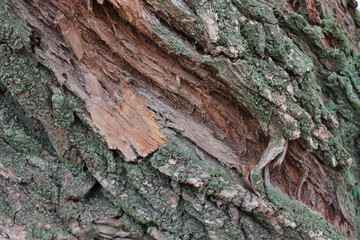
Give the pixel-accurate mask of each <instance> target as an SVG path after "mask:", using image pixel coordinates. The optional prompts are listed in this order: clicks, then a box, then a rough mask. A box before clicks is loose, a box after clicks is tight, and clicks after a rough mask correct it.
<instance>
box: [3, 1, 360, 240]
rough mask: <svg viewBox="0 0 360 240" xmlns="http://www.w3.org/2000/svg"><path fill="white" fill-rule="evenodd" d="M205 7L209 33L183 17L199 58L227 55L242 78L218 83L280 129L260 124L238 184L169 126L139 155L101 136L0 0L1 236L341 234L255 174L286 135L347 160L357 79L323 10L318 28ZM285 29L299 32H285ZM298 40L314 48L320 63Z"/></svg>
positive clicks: (178, 51)
mask: <svg viewBox="0 0 360 240" xmlns="http://www.w3.org/2000/svg"><path fill="white" fill-rule="evenodd" d="M156 2H163V3H166V2H168V1H156ZM181 2H182V1H181ZM185 2H186V1H185ZM161 6H163V7H167V5H166V4H165V5H161ZM161 6H160V7H161ZM197 7H199V6H197ZM214 9H216V11H218V13H217V14H218V15H219V18H220V20H219V24H220V26H219V29H221V30H219V31H220V32H221V34H220V35H219V36H215V39H216V40H213V41H211V42H206V38H205V37H204V36H198V35H197V34H199V33H202V29H203V28H205V27H204V26H202V25H201V21H200V20H197V18H195V17H194V18H193V19H191V21H193V22H195V23H196V24H195V25H194V26H195V27H193V28H189V29H185V31H187V32H188V33H190V34H191V35H192V36H194V39H196V40H197V42H199V43H200V44H201V43H203V44H204V49H206V48H208V54H209V55H208V56H205V57H204V58H203V59H202V60H199V61H200V62H201V61H202V62H201V63H200V64H206V65H207V66H209V67H214V68H216V69H217V75H218V76H219V77H220V78H223V79H225V78H227V77H228V76H229V73H228V72H223V71H222V69H224V68H232V69H234V72H236V73H238V74H243V76H245V77H244V78H242V79H244V80H243V81H244V82H242V83H240V82H229V83H228V84H229V86H230V87H232V90H233V93H235V94H236V96H237V97H238V100H239V101H241V102H243V103H244V104H245V105H246V106H247V107H248V108H249V109H250V110H251V112H252V113H253V114H254V115H255V116H256V117H258V118H259V119H260V120H261V122H263V123H264V125H263V126H264V130H265V129H266V130H269V129H271V128H275V129H276V131H275V132H277V133H278V134H279V135H276V134H275V133H273V132H272V131H270V130H269V134H270V135H271V134H272V137H273V141H270V143H269V146H268V149H267V150H265V151H264V155H263V157H262V160H263V161H260V162H259V164H258V165H257V166H255V168H254V169H253V171H252V172H251V173H250V180H251V183H252V186H248V188H247V189H245V188H243V187H240V186H241V185H242V183H241V184H240V183H239V181H240V180H239V179H238V178H236V177H234V172H233V171H232V170H226V168H224V167H223V166H222V165H221V164H219V163H218V162H217V161H216V160H215V159H214V158H213V157H211V156H209V155H207V154H206V153H204V152H203V151H202V150H201V149H197V148H196V147H194V146H193V144H192V143H191V142H189V141H187V140H184V139H183V138H182V137H181V136H179V135H178V134H177V133H175V132H173V131H170V130H168V131H167V132H166V133H167V135H168V137H169V138H170V142H169V143H168V144H166V145H165V146H163V147H161V148H160V149H159V150H158V151H156V152H155V153H154V154H153V155H151V156H149V157H147V158H143V159H139V161H138V162H137V163H128V162H125V161H124V159H123V158H122V156H121V155H119V153H118V152H116V151H112V150H109V149H108V147H107V146H106V144H105V142H104V140H103V139H102V137H101V136H99V135H98V134H96V133H94V132H93V129H92V128H91V126H89V125H88V124H87V121H86V116H87V114H88V113H87V112H86V111H85V110H84V108H83V103H82V102H81V101H80V100H79V99H78V98H76V97H75V96H74V95H73V94H72V93H71V92H70V91H68V90H67V89H66V88H65V87H63V86H61V85H59V83H58V82H57V81H56V79H55V77H54V76H53V74H52V72H51V71H50V70H49V68H48V66H47V65H46V63H41V62H39V61H38V60H37V59H35V58H34V57H33V56H32V49H31V48H32V44H34V43H33V42H32V40H30V39H31V38H32V36H31V33H29V32H28V31H27V30H26V29H25V28H23V27H22V26H21V24H20V22H18V21H17V20H16V19H17V18H16V16H15V15H14V14H13V13H12V9H11V7H10V6H9V5H8V4H6V3H4V2H1V3H0V59H1V64H0V238H1V237H2V236H1V234H2V235H3V236H4V237H6V236H9V237H10V239H11V237H12V236H15V235H16V234H17V235H16V236H22V237H23V238H21V239H94V238H95V237H98V238H100V237H102V238H104V239H149V240H151V239H156V240H157V239H174V240H175V239H176V240H179V239H182V240H190V239H194V240H195V239H224V240H226V239H246V240H250V239H254V240H258V239H319V240H320V239H346V237H344V236H343V235H342V234H341V233H339V231H338V230H336V229H335V228H334V226H332V225H331V224H330V223H328V222H327V221H326V220H325V219H324V218H322V217H320V216H318V215H317V214H316V213H314V212H313V211H312V210H310V209H309V208H308V207H306V206H305V205H303V204H301V203H299V202H298V201H296V200H292V199H290V198H289V197H287V196H286V195H284V194H283V193H281V192H280V190H279V189H277V188H276V187H274V186H273V185H272V184H271V183H268V180H269V176H267V175H266V174H267V173H266V171H267V170H266V168H267V165H268V164H269V163H270V162H275V163H276V162H277V161H278V162H277V163H278V164H280V163H281V161H282V159H281V158H282V157H283V154H285V153H286V148H287V141H289V140H295V139H300V141H302V142H303V143H304V145H305V146H307V147H308V149H309V150H311V151H314V152H315V153H316V154H318V155H319V158H320V159H322V160H323V161H324V163H325V164H326V165H329V166H330V167H331V168H335V167H339V166H340V168H343V169H342V171H344V172H345V171H347V170H346V168H347V167H348V165H349V162H348V161H347V160H348V159H349V158H350V155H351V154H353V152H351V151H352V150H353V145H354V143H353V140H352V139H353V138H354V136H355V135H356V134H358V132H356V129H358V127H359V125H358V124H359V123H358V122H357V119H360V111H359V108H360V100H359V91H360V90H359V84H360V81H359V77H358V75H357V74H358V73H357V69H358V67H359V66H356V63H355V61H354V58H355V53H354V52H353V50H351V49H350V47H349V46H348V44H347V41H346V37H345V35H344V34H343V33H342V31H341V30H340V29H339V27H338V26H337V25H336V23H334V22H333V21H331V20H328V19H324V20H322V21H321V26H322V29H323V30H321V29H320V27H317V26H315V27H314V26H310V25H309V24H308V23H307V21H305V20H304V18H303V17H302V16H301V15H298V14H296V13H293V12H286V10H285V9H283V8H281V7H279V9H281V11H284V12H286V14H281V12H280V13H278V12H277V11H273V10H272V9H270V8H269V7H267V6H266V5H264V4H262V5H260V3H258V2H257V1H237V0H234V1H231V3H230V2H226V1H212V2H211V4H210V3H207V4H203V5H201V9H200V10H199V11H200V13H199V14H201V12H202V13H209V12H211V11H214ZM170 10H171V9H170ZM170 10H169V11H170ZM229 11H230V12H234V13H235V14H234V15H231V14H229ZM278 11H279V10H278ZM239 12H241V13H243V14H244V16H245V17H246V18H248V19H247V20H246V21H244V22H243V23H241V24H240V23H239V22H237V21H235V19H232V18H231V17H229V19H227V18H226V17H225V16H234V18H239V19H242V15H241V14H240V13H239ZM165 15H166V12H165ZM240 15H241V16H240ZM189 16H190V15H189ZM14 19H15V20H14ZM169 21H170V20H169ZM279 26H281V28H279ZM154 28H156V30H157V31H158V32H159V33H160V34H162V35H164V36H166V35H168V34H169V33H168V32H167V29H166V28H163V27H162V26H159V25H158V26H154ZM237 28H241V31H240V30H239V31H233V30H232V29H237ZM330 33H331V34H332V35H333V36H336V37H338V38H339V39H340V40H341V41H340V47H339V49H336V50H334V51H330V50H329V49H327V48H326V47H324V45H323V44H322V43H321V41H320V39H322V38H323V35H324V34H330ZM257 34H259V36H258V35H257ZM292 34H297V35H298V36H299V38H298V40H297V41H298V42H294V41H293V40H290V38H289V37H287V35H292ZM170 43H172V46H168V51H169V52H170V53H172V54H175V55H179V56H184V57H189V58H190V57H191V54H190V53H189V52H187V49H186V48H185V47H184V46H182V45H181V43H180V42H177V41H176V39H173V40H172V41H170ZM303 43H307V44H308V45H306V46H308V47H311V48H313V49H315V50H314V51H315V52H314V54H317V55H318V56H319V59H320V60H321V66H320V67H319V69H317V68H316V67H315V64H314V63H313V59H311V57H309V55H311V54H308V51H310V50H309V49H308V47H304V49H301V47H300V46H303V45H304V44H303ZM219 46H220V47H219ZM211 54H213V55H212V56H211V60H209V59H210V55H211ZM265 54H266V55H267V56H270V57H271V58H273V59H274V61H272V60H266V59H264V56H265ZM223 55H225V57H224V56H223ZM311 56H312V55H311ZM230 60H232V61H234V62H235V63H234V64H233V65H232V67H229V65H230V64H232V63H231V61H230ZM275 61H276V64H275ZM237 63H239V64H237ZM240 63H241V64H240ZM278 65H281V66H282V68H281V69H280V68H279V67H278ZM328 66H331V67H329V68H330V69H328ZM323 70H324V71H323ZM269 72H272V73H273V75H271V76H270V75H268V74H269ZM290 76H291V77H290ZM229 79H234V78H229ZM324 82H326V84H324ZM244 86H245V87H244ZM245 89H246V90H245ZM334 101H335V102H334ZM269 109H273V110H274V111H272V112H270V110H269ZM336 114H337V116H338V118H339V121H338V122H337V121H336V120H334V118H333V116H334V115H336ZM284 119H285V120H288V121H287V122H284ZM278 122H281V123H282V124H278ZM330 126H331V127H330ZM354 129H355V130H354ZM300 133H301V136H300V135H299V134H300ZM329 134H330V135H331V136H332V137H331V139H329V140H328V139H327V138H325V139H324V136H328V135H329ZM345 146H348V148H346V147H345ZM317 149H321V150H323V151H316V150H317ZM344 169H345V170H344ZM264 213H267V215H266V214H264ZM264 216H266V217H268V218H266V217H264ZM269 219H271V220H269Z"/></svg>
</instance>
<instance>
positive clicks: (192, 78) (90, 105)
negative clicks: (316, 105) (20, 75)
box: [18, 0, 353, 235]
mask: <svg viewBox="0 0 360 240" xmlns="http://www.w3.org/2000/svg"><path fill="white" fill-rule="evenodd" d="M145 2H146V1H139V0H134V1H119V0H110V1H97V2H96V1H88V3H85V1H73V0H62V1H55V0H50V1H41V0H40V1H29V2H28V1H20V4H19V6H18V7H19V8H20V9H21V11H22V12H23V13H24V14H26V18H27V19H30V20H31V21H29V22H28V25H29V28H31V29H32V31H35V32H38V33H39V35H41V39H40V47H35V53H36V55H37V57H38V58H44V59H47V60H50V61H49V63H51V64H52V65H51V66H50V68H51V69H52V71H53V72H54V74H55V76H56V77H57V79H58V80H59V83H60V84H61V85H62V86H63V87H65V88H67V89H69V90H70V91H72V92H73V93H74V94H76V95H77V96H78V97H79V98H80V99H82V100H83V101H84V104H85V106H86V109H87V111H88V113H89V114H88V116H84V117H86V118H87V119H88V123H89V124H90V125H92V126H93V128H94V130H95V131H96V132H98V133H99V134H100V135H101V136H103V138H104V139H105V141H106V143H107V145H108V147H109V148H110V149H114V150H118V151H119V152H120V153H121V154H122V155H123V156H124V158H125V159H126V160H127V161H136V159H137V158H139V157H146V156H148V155H149V154H151V153H153V152H154V151H156V150H157V149H158V148H159V147H160V146H163V145H164V144H166V142H168V140H169V139H168V138H167V136H166V135H165V134H164V132H163V131H162V128H170V129H173V130H175V131H176V132H177V133H179V134H180V135H182V136H184V137H185V138H187V139H189V140H190V141H191V142H193V143H194V144H196V145H197V146H198V147H199V148H200V149H202V150H203V151H205V152H206V153H208V154H209V155H210V156H212V157H214V158H215V159H217V160H218V161H219V162H220V163H221V164H223V165H224V166H225V167H227V168H233V169H235V170H236V171H237V172H238V173H239V175H241V176H244V178H245V180H246V181H247V180H248V176H249V174H250V172H251V170H252V169H253V168H254V167H256V166H257V164H259V162H260V161H261V159H262V158H263V159H265V158H266V159H265V160H264V161H265V162H264V164H263V163H262V162H260V163H261V164H262V165H261V166H259V169H260V170H261V169H263V168H264V167H265V165H267V164H269V162H271V160H274V158H275V157H276V156H278V155H281V153H282V150H283V149H284V148H286V147H285V142H284V141H285V140H284V141H283V142H281V144H280V145H281V147H282V149H280V150H279V149H277V150H279V151H277V152H276V154H275V155H274V154H273V155H274V156H272V155H271V156H270V155H269V156H264V153H266V149H267V148H268V144H271V141H270V138H271V137H273V136H270V135H271V134H270V133H268V132H266V131H265V130H264V129H262V127H261V125H260V123H259V122H258V121H257V120H256V119H255V118H254V117H253V116H252V114H251V113H250V112H249V111H248V110H247V109H246V107H245V106H244V105H243V104H242V103H239V102H238V101H237V100H236V98H235V96H233V94H232V93H231V92H230V91H229V90H228V85H227V84H228V83H227V82H224V81H223V80H222V79H220V78H218V77H217V76H215V73H214V70H213V69H211V68H210V67H209V66H203V65H201V66H200V65H198V62H197V61H195V60H196V59H198V60H199V59H200V58H201V57H202V56H201V52H200V51H198V50H196V49H195V48H194V47H193V46H192V45H191V43H190V42H188V41H187V40H186V37H185V36H181V35H175V36H176V37H175V38H176V39H175V40H176V41H181V42H182V43H184V45H186V46H188V49H186V50H187V51H188V52H189V55H190V56H191V57H189V59H186V60H184V61H183V62H180V61H178V59H176V57H175V56H174V55H173V54H171V52H166V51H164V50H163V49H162V48H161V47H162V44H163V42H162V40H161V38H160V37H159V36H158V35H156V33H155V32H152V30H151V29H152V28H151V27H150V25H151V24H154V23H159V24H160V23H161V22H160V20H159V19H158V18H157V17H156V16H154V14H153V13H152V12H151V11H150V10H149V9H148V8H147V7H148V5H147V4H146V3H145ZM148 2H149V3H151V2H152V1H148ZM308 4H309V5H308V10H309V11H310V12H309V17H310V18H311V21H312V22H314V23H316V21H317V20H316V18H317V14H318V12H316V9H315V6H314V2H313V1H308ZM50 13H51V14H50ZM54 13H56V14H54ZM24 16H25V15H24ZM35 16H36V17H38V18H39V19H41V20H42V22H41V21H38V20H37V19H36V18H35ZM52 16H56V17H55V18H52ZM205 18H207V19H208V20H209V23H208V24H209V25H211V22H212V21H211V20H212V19H210V18H211V16H208V17H206V16H205ZM210 28H211V27H210ZM40 33H41V34H40ZM209 34H210V38H211V39H215V38H216V29H212V31H210V33H209ZM156 40H158V42H156ZM323 42H324V44H325V45H326V47H328V48H330V49H333V48H334V47H336V46H333V45H336V42H334V41H332V40H331V39H330V40H329V39H325V40H324V41H323ZM229 64H230V61H229ZM225 75H226V74H225ZM228 75H229V76H230V75H231V74H228ZM229 82H231V80H229ZM24 94H25V93H24ZM19 97H21V94H20V95H19ZM269 142H270V143H269ZM269 154H271V153H269ZM278 163H279V166H277V167H274V168H271V181H272V182H273V184H274V185H276V186H277V187H279V188H280V189H281V190H282V191H283V192H284V193H285V194H287V195H289V196H290V197H292V198H294V199H297V200H299V201H301V202H303V203H304V204H306V205H307V206H309V207H310V208H311V209H313V210H315V211H317V212H318V213H320V214H321V215H323V216H324V217H325V218H326V219H327V220H328V221H329V222H331V223H332V224H334V225H335V226H337V227H338V228H340V229H341V230H343V231H344V232H346V231H348V229H349V228H352V227H353V222H352V219H351V218H349V217H348V216H347V214H346V210H344V209H342V207H341V206H342V203H340V202H339V200H338V199H339V198H337V195H338V194H339V193H337V189H336V186H334V185H332V182H333V181H331V179H329V178H330V177H329V175H328V173H329V172H330V170H329V171H328V170H327V169H326V168H325V169H324V167H323V166H320V164H319V162H318V160H317V159H316V157H315V156H314V155H313V154H312V153H310V152H307V151H306V150H304V149H303V148H301V147H300V146H299V144H298V143H297V142H296V141H293V142H290V143H289V146H288V150H287V153H286V156H285V159H284V161H283V162H281V161H280V162H278ZM270 166H271V165H270ZM284 179H286V181H284ZM294 189H296V190H294ZM154 234H155V235H156V234H157V233H154Z"/></svg>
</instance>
